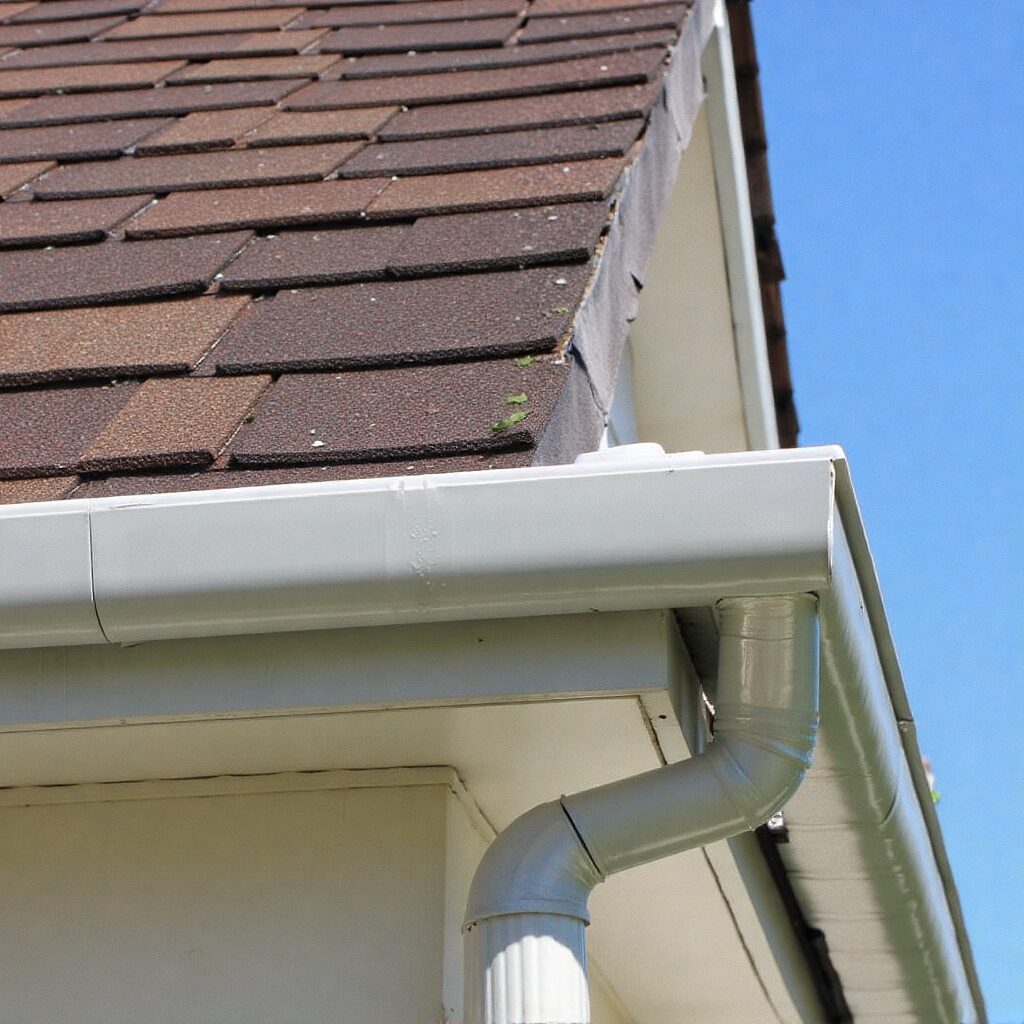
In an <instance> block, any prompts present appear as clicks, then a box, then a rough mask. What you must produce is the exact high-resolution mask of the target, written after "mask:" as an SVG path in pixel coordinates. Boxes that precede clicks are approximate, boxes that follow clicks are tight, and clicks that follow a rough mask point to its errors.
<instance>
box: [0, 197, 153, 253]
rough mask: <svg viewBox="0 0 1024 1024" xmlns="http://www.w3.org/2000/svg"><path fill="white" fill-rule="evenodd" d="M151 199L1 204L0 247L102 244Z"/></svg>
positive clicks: (122, 198) (134, 198) (131, 198)
mask: <svg viewBox="0 0 1024 1024" xmlns="http://www.w3.org/2000/svg"><path fill="white" fill-rule="evenodd" d="M151 198H152V197H151V196H132V197H129V198H124V197H119V198H116V199H83V200H79V201H72V202H67V203H38V202H33V203H3V204H0V248H2V249H11V248H25V247H29V246H42V245H59V244H63V245H66V244H69V243H71V242H95V241H99V240H100V239H101V238H103V237H104V236H105V234H106V233H107V232H108V231H109V230H110V229H111V228H112V227H113V226H114V225H115V224H119V223H120V222H121V221H123V220H124V219H125V218H126V217H129V216H131V214H133V213H135V211H136V210H139V209H141V208H142V207H143V206H145V205H146V203H148V202H149V200H150V199H151Z"/></svg>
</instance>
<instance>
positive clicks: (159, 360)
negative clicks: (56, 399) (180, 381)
mask: <svg viewBox="0 0 1024 1024" xmlns="http://www.w3.org/2000/svg"><path fill="white" fill-rule="evenodd" d="M247 302H248V299H246V298H245V297H244V296H224V297H220V296H218V297H208V296H203V297H200V298H198V299H172V300H169V301H165V302H146V303H139V304H137V305H132V306H92V307H90V308H87V309H59V310H46V311H45V312H38V313H11V314H7V315H3V316H0V385H3V386H4V387H12V386H22V387H23V386H26V385H36V384H49V383H53V382H55V381H79V380H89V379H91V378H99V379H110V378H118V379H122V378H125V377H146V376H149V375H150V374H157V373H159V374H166V373H188V372H190V371H191V370H193V369H195V366H196V364H197V363H198V362H199V360H200V359H202V358H203V356H204V355H205V354H206V353H207V352H208V351H209V349H210V348H211V347H212V346H213V344H214V343H215V342H216V341H217V339H218V338H220V336H221V335H222V334H223V333H224V332H225V331H226V330H227V328H228V326H229V325H230V323H231V321H232V320H233V319H234V318H235V317H236V316H237V315H238V313H239V312H240V311H241V310H242V309H243V308H244V307H245V305H246V303H247Z"/></svg>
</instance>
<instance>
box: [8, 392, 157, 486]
mask: <svg viewBox="0 0 1024 1024" xmlns="http://www.w3.org/2000/svg"><path fill="white" fill-rule="evenodd" d="M137 388H138V385H137V384H131V383H129V384H117V385H108V386H106V387H92V388H69V389H59V388H58V389H54V388H46V389H43V390H36V391H7V392H4V391H0V480H15V479H18V478H19V477H22V478H24V477H51V476H65V477H66V476H67V475H68V471H69V470H73V468H74V466H75V464H76V463H77V462H78V460H79V458H81V455H82V453H83V452H84V451H85V450H86V448H88V447H89V445H90V444H92V442H93V439H94V438H96V437H97V436H98V435H99V434H100V433H101V431H102V430H103V429H104V428H105V427H106V425H107V424H108V423H109V422H110V421H111V420H112V419H113V418H114V417H115V416H116V415H117V413H118V412H120V410H121V409H122V408H123V406H124V405H125V404H126V403H127V402H128V400H129V399H130V398H131V396H132V395H133V394H134V393H135V391H136V390H137Z"/></svg>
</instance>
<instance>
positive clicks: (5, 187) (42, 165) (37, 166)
mask: <svg viewBox="0 0 1024 1024" xmlns="http://www.w3.org/2000/svg"><path fill="white" fill-rule="evenodd" d="M50 167H53V164H52V163H51V162H49V161H47V160H34V161H30V162H29V163H17V164H0V196H7V195H10V194H11V193H12V192H14V191H16V190H17V189H19V188H21V186H22V185H24V184H25V182H27V181H31V180H32V179H33V178H37V177H39V175H40V174H42V173H43V171H45V170H47V169H49V168H50Z"/></svg>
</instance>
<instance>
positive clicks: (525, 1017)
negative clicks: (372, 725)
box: [464, 594, 818, 1024]
mask: <svg viewBox="0 0 1024 1024" xmlns="http://www.w3.org/2000/svg"><path fill="white" fill-rule="evenodd" d="M717 612H718V617H719V660H718V687H717V692H716V694H715V730H714V739H713V741H712V742H711V743H710V744H709V745H708V746H707V748H706V749H705V750H703V751H702V752H701V753H699V754H698V755H696V756H695V757H692V758H690V759H689V760H686V761H680V762H678V763H676V764H671V765H666V766H665V767H662V768H656V769H655V770H654V771H650V772H645V773H644V774H642V775H636V776H633V777H632V778H628V779H622V780H620V781H618V782H613V783H610V784H608V785H605V786H599V787H597V788H596V789H590V790H585V791H584V792H582V793H576V794H573V795H572V796H568V797H563V798H562V799H561V800H555V801H552V802H551V803H546V804H541V805H540V806H538V807H534V808H533V809H532V810H530V811H528V812H527V813H526V814H524V815H522V816H521V817H519V818H517V819H516V820H515V821H514V822H513V823H512V824H511V825H510V826H509V827H508V828H507V829H505V831H504V832H502V833H501V835H499V836H498V838H497V839H496V840H495V841H494V843H492V844H491V846H490V848H489V849H488V851H487V853H486V854H485V855H484V858H483V860H482V861H481V862H480V866H479V867H478V868H477V872H476V875H475V877H474V879H473V884H472V886H471V888H470V893H469V901H468V905H467V910H466V923H465V928H464V931H465V964H464V971H465V985H466V990H465V1024H589V1022H590V1006H589V996H588V989H587V958H586V940H585V937H584V928H585V926H586V925H587V924H588V923H589V920H590V919H589V916H588V913H587V900H588V898H589V896H590V892H591V890H592V889H593V888H594V886H596V885H597V884H598V882H601V881H603V880H604V879H605V878H606V877H607V876H608V875H610V874H613V873H614V872H617V871H625V870H626V869H627V868H631V867H636V866H638V865H640V864H646V863H647V862H649V861H653V860H658V859H660V858H661V857H667V856H669V855H670V854H673V853H680V852H682V851H683V850H689V849H692V848H693V847H696V846H704V845H706V844H708V843H712V842H715V841H716V840H719V839H727V838H729V837H730V836H733V835H736V834H738V833H740V832H743V831H744V830H747V829H754V828H757V827H758V826H759V825H761V824H763V823H764V822H765V821H767V820H768V818H770V817H771V815H772V814H774V813H775V812H776V811H777V810H778V809H779V808H780V807H781V806H782V805H783V804H784V803H785V802H786V800H788V799H789V797H790V796H792V794H793V793H794V792H795V790H796V788H797V786H799V785H800V782H801V781H802V779H803V777H804V774H805V773H806V771H807V769H808V768H809V767H810V763H811V752H812V750H813V749H814V740H815V736H816V733H817V727H818V628H817V627H818V623H817V599H816V598H815V597H814V596H813V595H809V594H798V595H793V596H789V597H741V598H729V599H726V600H722V601H720V602H719V603H718V605H717Z"/></svg>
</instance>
